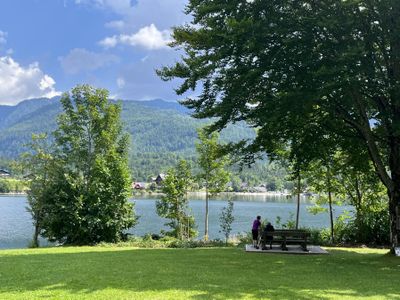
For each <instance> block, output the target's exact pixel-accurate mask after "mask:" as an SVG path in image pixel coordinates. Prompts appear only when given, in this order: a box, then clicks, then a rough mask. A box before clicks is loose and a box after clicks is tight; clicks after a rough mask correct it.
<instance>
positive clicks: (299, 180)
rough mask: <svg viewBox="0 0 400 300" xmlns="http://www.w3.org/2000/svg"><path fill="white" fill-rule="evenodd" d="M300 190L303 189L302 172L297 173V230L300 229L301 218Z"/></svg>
mask: <svg viewBox="0 0 400 300" xmlns="http://www.w3.org/2000/svg"><path fill="white" fill-rule="evenodd" d="M300 189H301V178H300V171H299V172H298V173H297V212H296V229H299V218H300Z"/></svg>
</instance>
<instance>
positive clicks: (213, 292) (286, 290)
mask: <svg viewBox="0 0 400 300" xmlns="http://www.w3.org/2000/svg"><path fill="white" fill-rule="evenodd" d="M329 251H330V253H331V255H321V256H311V255H310V256H303V255H279V254H257V253H245V252H244V251H243V250H241V249H235V248H212V249H205V248H196V249H133V248H103V247H71V248H47V249H25V250H7V251H0V299H39V298H49V299H190V298H193V299H241V298H245V299H354V298H360V299H361V298H362V299H400V294H399V287H398V282H399V281H400V259H399V258H396V257H392V256H389V255H385V253H386V252H387V251H386V250H375V249H339V248H336V249H329Z"/></svg>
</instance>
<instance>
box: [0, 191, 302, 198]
mask: <svg viewBox="0 0 400 300" xmlns="http://www.w3.org/2000/svg"><path fill="white" fill-rule="evenodd" d="M27 195H28V193H26V192H18V193H0V197H1V196H27ZM162 195H163V193H161V192H147V191H141V192H136V193H135V192H134V193H132V196H162ZM188 195H189V196H205V195H206V192H204V191H198V192H188ZM221 195H222V196H223V195H230V196H270V197H282V196H284V197H289V196H292V194H290V193H284V192H222V193H218V196H221ZM301 196H302V197H305V196H306V195H305V194H303V193H302V194H301Z"/></svg>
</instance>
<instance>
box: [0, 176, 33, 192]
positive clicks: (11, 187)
mask: <svg viewBox="0 0 400 300" xmlns="http://www.w3.org/2000/svg"><path fill="white" fill-rule="evenodd" d="M26 189H27V182H26V180H22V179H17V178H0V193H23V192H25V191H26Z"/></svg>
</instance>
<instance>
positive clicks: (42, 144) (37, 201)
mask: <svg viewBox="0 0 400 300" xmlns="http://www.w3.org/2000/svg"><path fill="white" fill-rule="evenodd" d="M29 148H30V151H29V152H26V153H24V154H23V155H22V163H21V164H22V165H23V167H24V169H25V170H26V171H27V174H26V176H27V177H28V178H29V181H28V185H29V190H28V206H29V207H28V211H29V212H30V214H31V216H32V220H33V226H34V228H35V230H34V233H33V239H32V247H39V235H40V233H41V231H42V224H43V219H44V218H45V211H44V207H45V205H46V200H47V199H48V197H51V194H49V192H50V189H49V177H51V175H50V173H51V172H54V160H53V156H52V154H51V150H50V145H49V141H48V139H47V135H46V134H38V135H36V134H33V135H32V142H31V143H30V145H29Z"/></svg>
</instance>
